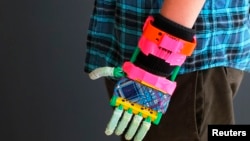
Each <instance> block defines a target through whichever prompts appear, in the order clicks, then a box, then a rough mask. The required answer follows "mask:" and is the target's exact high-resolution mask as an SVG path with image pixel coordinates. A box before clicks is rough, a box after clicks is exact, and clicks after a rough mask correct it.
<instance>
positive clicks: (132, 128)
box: [89, 16, 196, 141]
mask: <svg viewBox="0 0 250 141" xmlns="http://www.w3.org/2000/svg"><path fill="white" fill-rule="evenodd" d="M153 22H154V18H153V17H152V16H149V17H148V18H147V20H146V22H145V24H144V27H143V33H142V35H141V38H140V40H139V42H138V47H137V48H136V50H135V51H134V54H133V56H132V57H131V60H130V61H126V62H124V63H123V65H122V67H116V68H111V67H103V68H97V69H96V70H94V71H93V72H91V73H90V74H89V75H90V78H91V79H97V78H99V77H102V76H113V77H116V78H119V81H118V82H117V84H116V86H115V89H114V95H113V97H112V98H111V101H110V104H111V105H112V106H114V107H115V109H114V113H113V115H112V117H111V119H110V121H109V123H108V125H107V128H106V131H105V133H106V134H107V135H111V134H112V133H113V132H115V134H116V135H121V134H123V133H124V132H126V133H125V138H126V139H127V140H131V139H133V138H134V140H135V141H141V140H142V139H143V138H144V136H145V135H146V133H147V131H148V130H149V128H150V126H151V123H153V124H156V125H157V124H159V122H160V120H161V117H162V115H163V114H164V113H165V112H166V110H167V108H168V104H169V101H170V99H171V95H172V94H173V92H174V90H175V88H176V82H175V78H176V76H177V74H178V71H179V69H180V66H181V65H182V64H183V63H184V62H185V60H186V57H187V56H190V55H191V54H192V52H193V50H194V48H195V46H196V39H195V37H194V36H192V39H191V41H187V40H183V39H181V38H179V37H176V36H174V35H172V34H169V33H167V32H166V31H165V30H162V29H159V28H157V27H156V26H154V25H153V24H152V23H153Z"/></svg>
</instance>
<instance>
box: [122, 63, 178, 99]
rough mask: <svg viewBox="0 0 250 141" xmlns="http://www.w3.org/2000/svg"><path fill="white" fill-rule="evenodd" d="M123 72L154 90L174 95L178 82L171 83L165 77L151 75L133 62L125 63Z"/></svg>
mask: <svg viewBox="0 0 250 141" xmlns="http://www.w3.org/2000/svg"><path fill="white" fill-rule="evenodd" d="M122 68H123V71H124V72H125V73H126V74H127V77H128V78H130V79H132V80H135V81H139V82H141V83H145V82H146V83H147V84H149V85H150V86H153V88H156V89H158V90H160V91H162V92H164V93H167V94H170V95H172V94H173V92H174V90H175V88H176V82H173V81H170V80H168V79H166V78H165V77H160V76H157V75H154V74H151V73H149V72H147V71H145V70H143V69H141V68H139V67H137V66H135V65H134V64H133V63H131V62H125V63H124V64H123V66H122ZM149 85H148V86H149Z"/></svg>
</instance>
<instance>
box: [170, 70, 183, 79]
mask: <svg viewBox="0 0 250 141" xmlns="http://www.w3.org/2000/svg"><path fill="white" fill-rule="evenodd" d="M180 68H181V67H180V66H177V67H175V68H174V71H173V74H172V75H171V78H170V80H171V81H175V79H176V77H177V75H178V73H179V71H180Z"/></svg>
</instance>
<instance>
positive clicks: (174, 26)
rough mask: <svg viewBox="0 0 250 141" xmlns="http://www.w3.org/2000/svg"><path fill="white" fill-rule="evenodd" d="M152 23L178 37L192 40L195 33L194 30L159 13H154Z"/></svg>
mask: <svg viewBox="0 0 250 141" xmlns="http://www.w3.org/2000/svg"><path fill="white" fill-rule="evenodd" d="M153 25H154V26H155V27H157V28H159V29H160V30H163V31H165V32H166V33H168V34H170V35H173V36H175V37H178V38H180V39H183V40H186V41H189V42H192V41H193V37H194V34H195V30H193V29H189V28H187V27H184V26H182V25H180V24H178V23H175V22H173V21H171V20H169V19H167V18H165V17H163V16H162V15H161V14H156V15H154V22H153Z"/></svg>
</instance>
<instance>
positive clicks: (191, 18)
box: [160, 0, 205, 28]
mask: <svg viewBox="0 0 250 141" xmlns="http://www.w3.org/2000/svg"><path fill="white" fill-rule="evenodd" d="M204 3H205V0H164V2H163V5H162V8H161V12H160V13H161V15H162V16H164V17H166V18H168V19H170V20H172V21H174V22H176V23H178V24H180V25H183V26H185V27H188V28H192V27H193V25H194V23H195V21H196V19H197V17H198V15H199V13H200V11H201V9H202V7H203V5H204Z"/></svg>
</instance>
